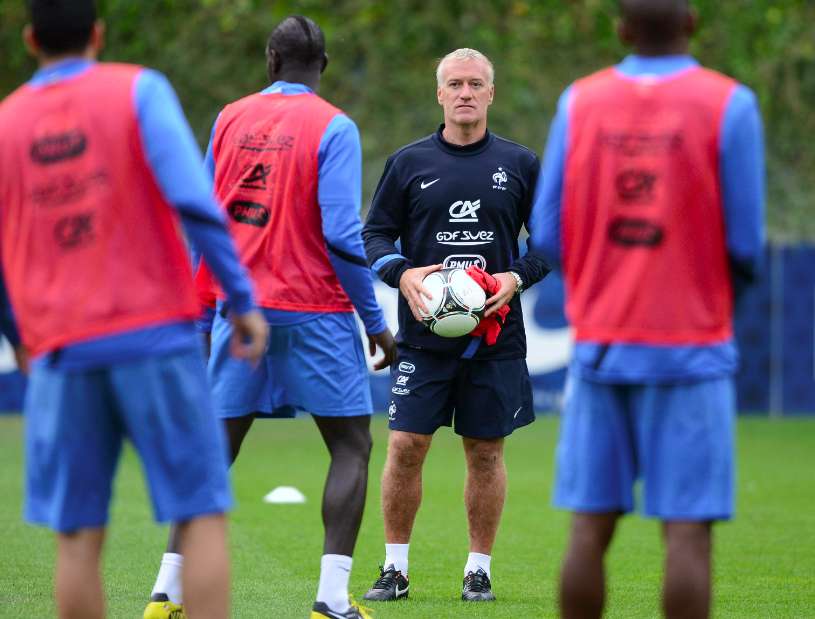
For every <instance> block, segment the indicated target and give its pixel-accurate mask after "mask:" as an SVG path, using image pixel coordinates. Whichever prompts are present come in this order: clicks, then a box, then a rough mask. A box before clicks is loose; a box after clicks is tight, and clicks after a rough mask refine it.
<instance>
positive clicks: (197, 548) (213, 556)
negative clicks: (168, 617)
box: [179, 514, 229, 619]
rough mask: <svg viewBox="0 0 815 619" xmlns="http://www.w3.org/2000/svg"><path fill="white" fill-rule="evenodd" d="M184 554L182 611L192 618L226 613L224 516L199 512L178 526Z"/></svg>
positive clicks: (222, 618) (222, 617) (221, 618)
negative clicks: (202, 514) (183, 608)
mask: <svg viewBox="0 0 815 619" xmlns="http://www.w3.org/2000/svg"><path fill="white" fill-rule="evenodd" d="M179 529H180V534H181V539H182V550H183V554H184V570H183V587H184V597H185V605H184V607H185V611H186V614H187V615H189V616H190V617H192V618H194V619H227V617H229V552H228V551H227V544H226V516H224V515H223V514H215V515H212V516H202V517H200V518H195V519H194V520H190V521H189V522H185V523H183V524H182V525H180V527H179Z"/></svg>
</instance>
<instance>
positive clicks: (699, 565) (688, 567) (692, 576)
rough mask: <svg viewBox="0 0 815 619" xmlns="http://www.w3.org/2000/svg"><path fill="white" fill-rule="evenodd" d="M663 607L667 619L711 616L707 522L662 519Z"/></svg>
mask: <svg viewBox="0 0 815 619" xmlns="http://www.w3.org/2000/svg"><path fill="white" fill-rule="evenodd" d="M663 534H664V536H665V544H666V546H667V553H666V558H665V585H664V588H663V596H662V601H663V609H664V610H665V616H666V617H668V619H706V618H707V617H708V616H710V597H711V583H710V554H711V547H712V545H713V543H712V537H713V535H712V526H711V523H710V522H665V523H664V524H663Z"/></svg>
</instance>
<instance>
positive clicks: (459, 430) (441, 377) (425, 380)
mask: <svg viewBox="0 0 815 619" xmlns="http://www.w3.org/2000/svg"><path fill="white" fill-rule="evenodd" d="M388 420H389V427H390V429H391V430H400V431H402V432H412V433H414V434H433V433H434V432H435V431H436V430H437V429H438V428H440V427H441V426H453V427H454V429H455V432H456V434H458V435H460V436H466V437H468V438H478V439H492V438H501V437H504V436H509V435H510V434H512V432H513V431H514V430H515V429H516V428H520V427H523V426H525V425H528V424H530V423H532V422H533V421H535V411H534V409H533V407H532V384H531V383H530V381H529V370H528V369H527V367H526V360H524V359H499V360H488V361H481V360H475V359H457V358H455V357H444V356H441V355H437V354H434V353H432V352H427V351H423V350H417V349H414V348H408V347H404V346H400V347H399V357H398V361H397V362H396V363H395V364H394V365H393V366H392V367H391V399H390V406H389V407H388Z"/></svg>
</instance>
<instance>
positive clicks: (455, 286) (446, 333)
mask: <svg viewBox="0 0 815 619" xmlns="http://www.w3.org/2000/svg"><path fill="white" fill-rule="evenodd" d="M422 284H423V285H424V287H425V288H427V290H428V291H429V292H430V294H432V295H433V298H432V299H427V298H425V300H424V301H425V305H426V306H427V309H428V310H430V313H428V314H425V313H424V312H422V311H421V310H419V311H420V313H421V315H422V317H423V318H424V321H423V322H424V324H425V325H427V327H428V328H429V329H430V330H431V331H432V332H433V333H435V334H436V335H440V336H441V337H461V336H462V335H467V334H468V333H469V332H470V331H472V330H473V329H475V328H476V327H477V326H478V323H479V322H480V321H481V317H482V316H484V306H485V304H486V302H487V295H486V293H485V292H484V289H483V288H482V287H481V286H479V285H478V284H477V283H476V282H475V280H474V279H473V278H472V277H470V276H469V275H467V273H466V271H465V270H464V269H459V268H449V269H442V270H441V271H434V272H433V273H431V274H430V275H428V276H427V277H425V278H424V281H423V282H422Z"/></svg>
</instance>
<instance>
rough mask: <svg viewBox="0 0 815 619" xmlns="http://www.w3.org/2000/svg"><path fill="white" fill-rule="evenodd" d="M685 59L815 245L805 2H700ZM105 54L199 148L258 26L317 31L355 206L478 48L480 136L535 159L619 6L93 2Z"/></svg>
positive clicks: (14, 20) (357, 0)
mask: <svg viewBox="0 0 815 619" xmlns="http://www.w3.org/2000/svg"><path fill="white" fill-rule="evenodd" d="M694 4H695V5H696V7H697V9H698V10H699V13H700V16H701V31H700V33H699V35H698V37H697V38H696V40H695V41H694V47H693V52H694V54H695V55H696V56H697V57H698V58H699V59H700V60H701V61H702V62H703V63H704V64H706V65H708V66H710V67H712V68H715V69H718V70H720V71H723V72H725V73H728V74H730V75H732V76H733V77H735V78H737V79H739V80H740V81H742V82H744V83H745V84H747V85H748V86H750V87H752V88H753V89H754V90H755V91H756V92H757V94H758V96H759V98H760V100H761V105H762V110H763V113H764V116H765V121H766V124H767V143H768V162H769V170H770V175H769V180H770V183H769V194H770V200H769V209H768V211H769V212H768V218H769V223H770V232H771V236H772V237H773V238H774V239H776V240H783V241H794V240H799V239H803V238H807V239H815V208H814V207H813V204H814V203H815V200H814V199H813V197H812V192H811V189H810V188H811V186H812V185H813V183H815V147H814V146H813V138H815V2H812V1H811V0H728V2H720V1H717V0H696V1H695V2H694ZM100 7H101V10H102V13H103V15H104V16H105V18H106V20H107V22H108V47H107V51H106V54H105V57H106V58H109V59H116V60H122V61H129V62H138V63H142V64H146V65H149V66H153V67H156V68H158V69H160V70H162V71H164V72H165V73H166V74H167V75H168V76H169V78H170V79H171V80H172V82H173V84H174V85H175V86H176V88H177V90H178V92H179V95H180V97H181V100H182V102H183V104H184V107H185V110H186V111H187V114H188V116H189V118H190V121H191V123H192V125H193V127H194V128H195V130H196V133H197V135H198V137H199V139H200V141H201V143H202V144H205V143H206V140H207V139H208V137H209V131H210V127H211V124H212V121H213V120H214V118H215V116H216V115H217V113H218V111H219V109H220V107H221V106H222V105H223V104H224V103H226V102H227V101H230V100H232V99H235V98H238V97H240V96H242V95H244V94H248V93H251V92H254V91H256V90H258V89H259V88H261V87H262V86H263V85H264V84H265V80H266V78H265V61H264V57H263V50H264V45H265V40H266V37H267V35H268V32H269V30H270V29H271V28H272V27H273V25H274V24H275V23H277V21H279V20H280V19H281V18H282V17H284V16H285V15H288V14H291V13H302V14H305V15H308V16H310V17H312V18H314V19H315V20H316V21H317V22H318V23H320V25H321V26H322V27H323V28H324V30H325V33H326V36H327V39H328V51H329V56H330V59H331V62H330V64H329V68H328V71H327V72H326V75H325V79H324V82H323V86H322V92H321V94H323V95H324V96H326V97H327V98H328V99H330V100H331V101H332V102H334V103H335V104H337V105H339V106H340V107H342V108H343V109H344V110H346V111H347V112H348V114H349V115H350V116H351V117H352V118H354V120H356V122H357V123H358V125H359V127H360V130H361V132H362V136H363V148H364V155H365V197H366V201H367V199H369V198H370V195H371V193H372V191H373V189H374V187H375V186H376V181H377V179H378V178H379V175H380V173H381V171H382V168H383V165H384V162H385V158H386V157H387V156H388V154H390V153H391V152H393V151H394V150H395V149H397V148H398V147H400V146H401V145H403V144H405V143H408V142H411V141H413V140H415V139H417V138H419V137H421V136H423V135H426V134H428V133H430V132H431V131H432V130H433V129H434V128H435V127H436V125H437V124H438V122H439V121H440V118H441V115H440V110H439V109H438V106H437V104H436V102H435V87H436V84H435V75H434V74H435V65H436V62H437V60H438V58H440V57H441V56H443V55H444V54H445V53H447V52H448V51H450V50H452V49H455V48H457V47H465V46H466V47H475V48H477V49H480V50H481V51H483V52H484V53H486V54H487V55H488V56H490V57H491V58H492V60H493V62H494V63H495V67H496V89H497V92H496V103H495V105H494V106H493V108H492V110H491V122H490V124H491V127H492V128H493V129H494V130H495V131H496V132H497V133H500V134H502V135H505V136H506V137H508V138H511V139H513V140H516V141H518V142H521V143H523V144H526V145H528V146H529V147H530V148H532V149H534V150H535V151H537V152H539V153H540V152H541V151H542V149H543V144H544V141H545V139H546V132H547V128H548V124H549V121H550V119H551V117H552V113H553V111H554V108H555V105H556V102H557V99H558V96H559V95H560V92H561V91H562V90H563V89H564V88H565V87H566V86H568V84H569V83H570V82H571V81H572V80H574V79H575V78H576V77H579V76H581V75H583V74H586V73H588V72H590V71H593V70H595V69H599V68H601V67H603V66H605V65H608V64H611V63H614V62H616V61H617V60H619V58H620V57H622V56H623V55H624V54H625V50H624V49H623V48H622V46H621V45H620V44H619V43H618V42H617V38H616V33H615V24H614V19H615V14H616V0H526V1H524V0H491V2H478V3H473V2H465V1H464V0H448V1H447V2H432V3H431V2H422V1H419V0H390V1H389V2H370V1H368V0H279V1H277V2H269V1H267V0H142V1H140V2H133V1H132V0H100ZM24 22H25V10H24V3H23V2H20V1H19V0H0V23H2V24H3V28H2V31H0V54H2V58H3V64H4V68H3V70H2V72H0V95H2V96H5V95H6V94H7V93H9V92H10V91H11V90H12V89H13V88H14V87H16V86H17V85H18V84H19V83H21V82H23V81H25V80H26V79H27V77H28V76H29V75H30V73H31V72H32V70H33V69H34V64H33V62H32V61H31V60H30V59H27V58H26V56H25V53H24V50H23V49H22V45H21V44H20V38H19V31H20V29H21V28H22V26H23V24H24Z"/></svg>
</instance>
